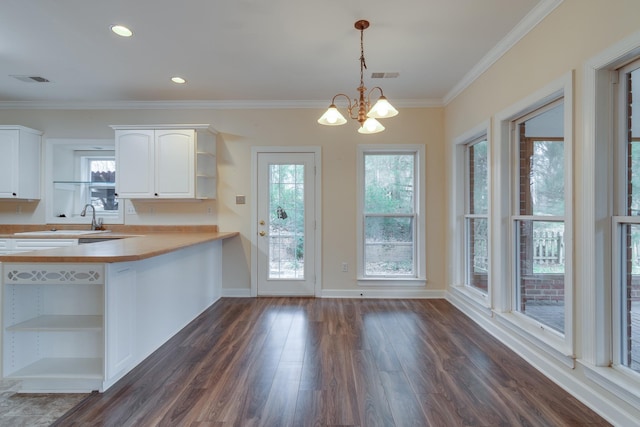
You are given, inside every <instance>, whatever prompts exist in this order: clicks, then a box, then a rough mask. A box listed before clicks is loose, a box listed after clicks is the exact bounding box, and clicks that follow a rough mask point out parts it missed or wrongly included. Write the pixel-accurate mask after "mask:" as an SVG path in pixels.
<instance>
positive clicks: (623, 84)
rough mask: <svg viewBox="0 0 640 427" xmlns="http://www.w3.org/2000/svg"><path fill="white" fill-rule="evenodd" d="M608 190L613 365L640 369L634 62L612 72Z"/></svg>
mask: <svg viewBox="0 0 640 427" xmlns="http://www.w3.org/2000/svg"><path fill="white" fill-rule="evenodd" d="M618 87H619V89H618V103H617V105H618V109H617V110H618V111H617V116H618V123H619V126H618V132H617V133H618V138H617V141H618V144H617V146H616V149H617V150H616V151H617V152H616V153H615V159H616V160H615V161H616V165H614V168H613V170H614V171H616V170H617V171H618V174H617V176H616V180H615V182H616V185H615V187H616V191H615V194H614V204H615V205H614V215H615V216H614V221H613V222H614V225H615V227H614V236H613V239H614V245H615V248H614V250H613V251H612V253H613V254H614V260H613V266H614V280H613V298H612V301H613V310H612V315H613V321H612V324H613V329H614V339H613V343H614V351H613V359H614V365H619V366H620V365H621V366H624V367H626V368H630V369H631V370H633V371H636V372H640V217H639V215H640V114H638V111H640V102H639V101H638V100H639V99H640V61H635V62H633V63H631V64H630V65H627V66H626V67H624V68H621V69H620V70H619V73H618Z"/></svg>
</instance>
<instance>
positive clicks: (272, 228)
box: [268, 164, 305, 279]
mask: <svg viewBox="0 0 640 427" xmlns="http://www.w3.org/2000/svg"><path fill="white" fill-rule="evenodd" d="M268 237H269V274H268V279H304V249H305V248H304V165H295V164H286V165H280V164H277V165H273V164H272V165H269V233H268Z"/></svg>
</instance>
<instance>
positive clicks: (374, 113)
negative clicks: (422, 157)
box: [318, 19, 398, 134]
mask: <svg viewBox="0 0 640 427" xmlns="http://www.w3.org/2000/svg"><path fill="white" fill-rule="evenodd" d="M354 27H355V28H356V30H359V31H360V86H358V92H359V93H360V96H359V97H358V98H357V99H356V98H354V99H353V102H352V101H351V98H349V96H347V95H345V94H344V93H339V94H337V95H335V96H334V97H333V99H332V100H331V105H329V109H328V110H327V111H326V112H325V113H324V114H323V115H322V117H320V118H319V119H318V123H320V124H321V125H327V126H339V125H343V124H345V123H347V119H345V118H344V116H343V115H342V114H341V113H340V111H338V108H337V107H336V104H335V101H336V98H338V97H340V96H344V97H345V98H347V102H348V105H347V112H348V113H349V117H350V118H352V119H354V120H357V121H358V122H360V128H359V129H358V132H359V133H364V134H369V133H378V132H382V131H383V130H384V126H382V124H381V123H380V122H379V121H378V120H377V119H385V118H387V117H393V116H396V115H397V114H398V110H396V109H395V108H393V106H392V105H391V104H390V103H389V101H387V98H385V96H384V93H382V88H381V87H379V86H376V87H374V88H372V89H371V90H370V91H369V92H367V95H366V97H365V92H366V90H367V88H366V87H364V81H363V75H364V70H365V69H366V68H367V63H366V62H365V60H364V43H363V39H364V37H363V35H364V30H366V29H367V28H369V21H365V20H364V19H361V20H359V21H356V23H355V24H354ZM376 89H377V90H379V91H380V98H379V99H378V101H377V102H376V103H375V105H374V106H373V107H371V102H370V98H371V93H372V92H373V91H374V90H376Z"/></svg>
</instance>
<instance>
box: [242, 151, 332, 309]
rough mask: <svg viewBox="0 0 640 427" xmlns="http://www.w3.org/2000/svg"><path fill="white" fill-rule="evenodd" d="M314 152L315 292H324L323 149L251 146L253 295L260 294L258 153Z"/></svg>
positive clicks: (317, 293)
mask: <svg viewBox="0 0 640 427" xmlns="http://www.w3.org/2000/svg"><path fill="white" fill-rule="evenodd" d="M259 153H312V154H314V156H313V157H314V167H315V210H316V212H315V217H316V226H315V248H314V249H315V257H314V262H315V272H316V277H315V286H314V294H315V296H316V297H319V296H320V295H321V292H322V204H321V203H322V192H321V190H322V167H321V166H322V149H321V147H318V146H309V147H304V146H292V147H288V146H265V147H251V206H252V208H251V296H252V297H257V296H258V206H257V205H258V154H259Z"/></svg>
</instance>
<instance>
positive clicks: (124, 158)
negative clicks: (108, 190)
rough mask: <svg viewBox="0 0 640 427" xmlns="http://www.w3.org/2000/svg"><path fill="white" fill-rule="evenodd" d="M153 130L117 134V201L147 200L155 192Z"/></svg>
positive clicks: (128, 131)
mask: <svg viewBox="0 0 640 427" xmlns="http://www.w3.org/2000/svg"><path fill="white" fill-rule="evenodd" d="M154 158H155V134H154V131H153V130H117V131H116V168H117V172H116V193H117V194H118V197H120V198H125V199H126V198H130V199H147V198H151V197H154V193H155V184H154V176H155V165H154Z"/></svg>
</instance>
